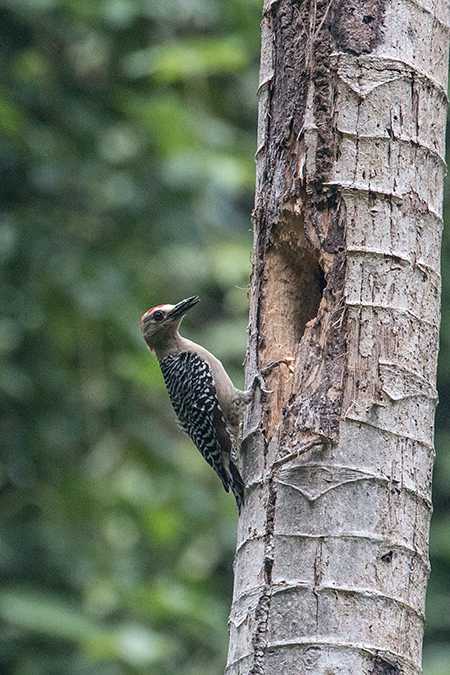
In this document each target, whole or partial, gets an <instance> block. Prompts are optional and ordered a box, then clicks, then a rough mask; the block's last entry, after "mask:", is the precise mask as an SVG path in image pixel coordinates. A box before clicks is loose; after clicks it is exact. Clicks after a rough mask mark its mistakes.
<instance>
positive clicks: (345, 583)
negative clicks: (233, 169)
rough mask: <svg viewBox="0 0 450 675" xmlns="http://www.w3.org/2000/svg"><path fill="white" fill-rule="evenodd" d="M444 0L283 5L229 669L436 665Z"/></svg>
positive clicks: (277, 27)
mask: <svg viewBox="0 0 450 675" xmlns="http://www.w3.org/2000/svg"><path fill="white" fill-rule="evenodd" d="M448 10H449V7H448V0H447V1H446V0H438V2H436V3H434V4H433V5H429V4H427V3H426V2H422V3H419V2H417V0H414V1H411V0H400V2H398V3H392V2H388V1H387V0H334V2H333V1H332V0H315V1H314V0H307V1H306V2H303V3H300V2H299V1H298V0H266V2H265V5H264V12H263V22H262V53H261V71H260V87H259V120H258V150H257V154H256V164H257V186H256V197H255V210H254V214H253V218H254V233H255V239H254V261H253V273H252V302H251V310H250V324H249V335H248V352H247V360H246V366H247V375H248V378H249V379H251V377H252V375H253V373H254V372H255V371H256V370H258V369H259V368H261V367H263V366H264V365H265V364H267V363H268V362H270V361H273V360H276V359H280V358H286V357H292V359H293V372H292V373H289V372H288V370H287V369H286V368H283V367H280V368H279V369H277V370H276V371H273V373H272V374H271V375H270V388H271V389H274V393H273V394H272V395H270V396H263V397H260V399H259V400H258V401H257V403H256V404H255V405H254V406H253V408H252V410H251V411H250V412H249V414H248V415H247V418H246V421H245V429H244V436H245V438H244V442H243V444H242V449H241V452H242V461H243V471H244V478H245V481H246V483H247V486H248V489H247V491H246V504H245V508H244V509H243V513H242V514H241V517H240V520H239V528H238V544H237V552H236V560H235V587H234V597H233V606H232V609H231V614H230V649H229V656H228V665H227V670H226V673H227V675H266V674H267V675H268V674H269V673H270V674H272V673H277V674H278V673H280V674H283V675H285V674H290V673H292V674H294V673H295V675H303V674H306V673H307V672H314V673H315V675H322V674H323V675H332V674H334V673H337V672H339V673H366V674H367V675H382V674H389V675H397V674H399V675H400V674H405V675H406V674H408V675H416V674H418V673H420V672H421V670H420V663H421V646H422V636H423V623H424V599H425V588H426V582H427V578H428V572H429V562H428V526H429V518H430V513H431V471H432V464H433V457H434V449H433V423H434V409H435V405H436V401H437V395H436V391H435V376H436V360H437V350H438V328H439V301H440V275H439V253H440V238H441V230H442V186H443V178H444V172H445V164H444V131H445V117H446V105H447V99H446V93H445V92H446V87H447V65H448V42H449V40H448V38H449V26H448Z"/></svg>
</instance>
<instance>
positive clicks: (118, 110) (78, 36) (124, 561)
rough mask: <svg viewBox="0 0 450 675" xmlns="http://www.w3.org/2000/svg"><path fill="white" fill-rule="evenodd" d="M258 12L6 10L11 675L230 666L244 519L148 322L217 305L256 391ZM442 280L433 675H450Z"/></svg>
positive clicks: (120, 4)
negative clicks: (163, 308)
mask: <svg viewBox="0 0 450 675" xmlns="http://www.w3.org/2000/svg"><path fill="white" fill-rule="evenodd" d="M260 16H261V3H260V0H164V1H161V0H3V1H2V2H1V3H0V158H1V159H0V251H1V254H0V266H1V267H0V269H1V280H2V286H1V294H0V303H1V319H0V353H1V357H2V361H1V371H0V388H1V397H2V407H1V417H0V425H1V426H0V438H1V444H2V461H1V469H0V491H1V508H0V672H1V673H2V674H4V675H61V673H64V675H94V674H95V675H219V674H220V673H222V672H223V668H224V664H225V658H226V647H227V615H228V609H229V604H230V600H231V590H232V561H233V554H234V545H235V534H236V515H235V506H234V503H233V499H232V498H230V497H229V496H227V495H226V494H225V493H224V492H223V490H222V487H221V484H220V481H219V480H218V479H217V477H216V476H215V474H214V473H213V472H212V471H211V470H210V469H209V467H208V466H207V465H206V463H205V462H204V461H203V460H202V458H201V457H200V455H199V453H198V452H197V451H196V450H195V449H194V448H193V446H192V445H191V443H190V442H189V441H188V439H187V438H186V437H184V436H183V435H182V434H181V433H180V432H179V431H178V430H177V427H176V425H175V423H174V416H173V413H172V411H171V408H170V405H169V403H168V400H167V396H166V393H165V390H164V385H163V382H162V377H161V375H160V373H159V369H158V366H157V364H156V362H155V360H154V359H152V358H151V357H150V355H149V354H148V352H147V351H146V350H145V345H144V343H143V340H142V338H141V335H140V331H139V320H140V317H141V315H142V314H143V312H144V311H146V310H147V309H148V308H149V307H151V306H153V305H155V304H159V303H161V302H176V301H178V300H180V299H181V298H183V297H186V296H188V295H192V294H199V295H200V296H201V297H202V303H201V304H200V305H199V306H198V307H197V308H196V310H195V316H194V315H192V316H188V317H187V318H186V321H185V324H184V330H185V333H187V334H189V336H190V337H192V338H193V339H196V340H198V341H201V342H202V343H204V344H205V345H206V346H208V347H209V348H210V349H211V350H212V351H213V352H214V353H216V354H217V355H218V356H219V357H220V358H221V359H222V360H223V361H224V362H225V364H226V366H227V368H228V369H229V370H230V371H231V374H232V375H233V378H234V381H235V383H236V384H237V385H242V383H243V382H242V377H243V374H242V367H241V363H242V359H243V355H244V350H245V341H246V332H245V329H246V325H247V314H248V298H247V284H248V277H249V272H250V251H251V235H250V232H249V228H250V213H251V209H252V204H253V190H254V164H253V154H254V151H255V142H256V140H255V139H256V89H257V71H258V58H259V44H260V38H259V22H260ZM447 202H448V199H447ZM447 206H448V204H447ZM449 255H450V253H449V241H448V237H446V238H445V239H444V265H443V269H444V270H445V269H446V268H447V265H446V263H447V261H448V259H449ZM446 282H447V280H446V279H445V276H444V296H443V310H444V319H443V327H442V344H443V347H442V352H441V365H440V392H441V405H440V408H439V410H438V432H437V447H438V459H437V463H436V472H435V516H434V520H433V528H432V535H431V546H432V549H431V550H432V563H433V573H432V577H431V581H430V586H429V595H428V624H427V641H426V646H425V673H426V675H448V673H450V647H449V638H448V636H449V633H450V612H449V611H448V607H449V606H450V451H449V447H450V421H449V420H450V414H449V413H450V410H449V407H450V349H449V348H450V345H449V341H450V325H449V321H450V312H449V303H450V299H449V289H448V287H447V286H445V283H446Z"/></svg>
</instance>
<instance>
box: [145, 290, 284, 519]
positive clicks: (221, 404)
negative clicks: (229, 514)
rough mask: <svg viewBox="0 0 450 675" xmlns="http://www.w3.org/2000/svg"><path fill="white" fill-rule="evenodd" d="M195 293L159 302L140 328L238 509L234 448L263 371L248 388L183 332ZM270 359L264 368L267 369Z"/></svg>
mask: <svg viewBox="0 0 450 675" xmlns="http://www.w3.org/2000/svg"><path fill="white" fill-rule="evenodd" d="M199 300H200V298H199V297H198V296H196V295H194V296H192V297H191V298H186V299H185V300H182V301H181V302H179V303H178V304H177V305H158V306H157V307H153V308H152V309H149V310H148V312H146V313H145V314H144V316H143V317H142V319H141V331H142V334H143V336H144V340H145V342H146V343H147V346H148V348H149V350H150V351H151V352H152V353H153V354H154V355H155V356H156V358H157V359H158V361H159V365H160V367H161V371H162V374H163V377H164V382H165V384H166V387H167V391H168V393H169V397H170V400H171V402H172V405H173V407H174V410H175V413H176V415H177V417H178V420H179V422H180V424H181V426H182V428H183V429H184V431H185V432H186V433H187V434H188V436H189V437H190V438H191V440H192V441H193V442H194V443H195V445H196V446H197V448H198V449H199V450H200V452H201V453H202V455H203V457H204V458H205V459H206V461H207V462H208V464H210V465H211V466H212V468H213V469H214V471H215V472H216V473H217V474H218V475H219V477H220V479H221V481H222V483H223V486H224V488H225V490H226V491H227V492H229V489H230V487H231V490H232V492H233V494H234V496H235V498H236V502H237V506H238V511H240V509H241V506H242V504H243V501H244V487H245V485H244V481H243V480H242V477H241V474H240V473H239V468H238V465H237V461H235V459H234V457H236V453H235V452H233V441H235V440H236V439H237V438H238V435H239V423H240V419H241V416H242V413H243V410H244V407H245V405H246V404H248V403H250V401H251V400H252V397H253V394H254V392H255V390H256V386H257V385H258V384H259V386H260V387H261V389H262V390H263V391H265V392H266V389H265V388H264V380H263V379H262V377H261V376H260V375H258V376H257V377H256V378H255V381H254V382H253V385H252V387H251V388H250V389H248V390H247V391H240V390H239V389H236V387H235V386H234V385H233V383H232V381H231V380H230V378H229V376H228V374H227V372H226V370H225V368H224V367H223V365H222V364H221V362H220V361H219V360H218V359H216V357H215V356H213V355H212V354H211V353H210V352H208V351H207V350H206V349H204V348H203V347H201V346H200V345H197V344H195V342H192V341H191V340H187V339H186V338H184V337H182V336H181V335H180V334H179V332H178V327H179V325H180V323H181V320H182V319H183V316H184V315H185V313H186V312H187V311H188V310H189V309H191V307H193V306H194V305H196V304H197V302H199ZM277 364H278V362H276V364H270V365H269V366H267V367H266V368H265V369H264V371H263V372H268V370H270V369H271V368H272V367H273V366H274V365H277Z"/></svg>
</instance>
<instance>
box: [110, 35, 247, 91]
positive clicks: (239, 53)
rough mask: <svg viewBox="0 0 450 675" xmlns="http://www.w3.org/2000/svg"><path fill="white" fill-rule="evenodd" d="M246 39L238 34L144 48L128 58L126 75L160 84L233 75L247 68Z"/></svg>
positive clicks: (125, 61) (125, 65)
mask: <svg viewBox="0 0 450 675" xmlns="http://www.w3.org/2000/svg"><path fill="white" fill-rule="evenodd" d="M248 62H249V57H248V51H247V48H246V45H245V42H244V40H243V39H242V38H241V37H240V36H238V35H231V36H227V37H224V38H209V39H200V38H197V39H195V40H194V39H190V40H176V41H174V42H171V43H169V44H165V45H158V46H157V47H150V48H149V49H143V50H141V51H139V52H135V53H134V54H130V55H129V56H127V57H126V59H125V60H124V63H123V69H124V72H125V74H126V75H127V76H128V77H130V78H139V77H144V76H148V75H153V76H154V77H155V78H156V79H157V80H159V81H161V82H175V81H177V80H179V79H182V78H185V77H192V76H198V75H211V74H214V73H221V72H224V73H231V72H233V71H235V70H240V69H241V68H243V67H244V66H246V65H248Z"/></svg>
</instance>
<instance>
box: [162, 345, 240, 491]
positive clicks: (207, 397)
mask: <svg viewBox="0 0 450 675" xmlns="http://www.w3.org/2000/svg"><path fill="white" fill-rule="evenodd" d="M160 366H161V371H162V374H163V377H164V382H165V384H166V387H167V391H168V392H169V397H170V400H171V402H172V405H173V408H174V410H175V413H176V415H177V417H178V420H179V422H180V424H181V426H182V427H183V429H184V431H186V433H187V434H188V436H189V437H190V438H191V440H192V441H193V442H194V443H195V445H196V446H197V448H198V449H199V450H200V452H201V453H202V455H203V457H204V458H205V459H206V461H207V462H208V464H210V465H211V466H212V468H213V469H214V471H215V472H216V473H217V474H218V475H219V476H220V478H221V480H222V483H223V486H224V488H225V490H226V491H227V492H228V490H229V487H230V482H231V483H233V477H232V475H230V468H231V467H230V466H229V465H230V454H231V445H232V444H231V439H230V436H229V434H228V432H227V430H226V426H225V421H224V419H223V415H222V411H221V409H220V406H219V402H218V400H217V394H216V387H215V384H214V378H213V374H212V372H211V368H210V367H209V365H208V363H207V362H206V361H205V360H204V359H203V358H202V357H201V356H199V355H198V354H196V353H195V352H181V353H180V354H171V355H170V356H166V357H165V358H164V359H161V361H160ZM233 469H235V467H234V466H233V468H232V469H231V472H232V474H233V473H234V471H233ZM236 469H237V467H236ZM241 481H242V479H241ZM232 487H233V485H232ZM233 492H234V490H233Z"/></svg>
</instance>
